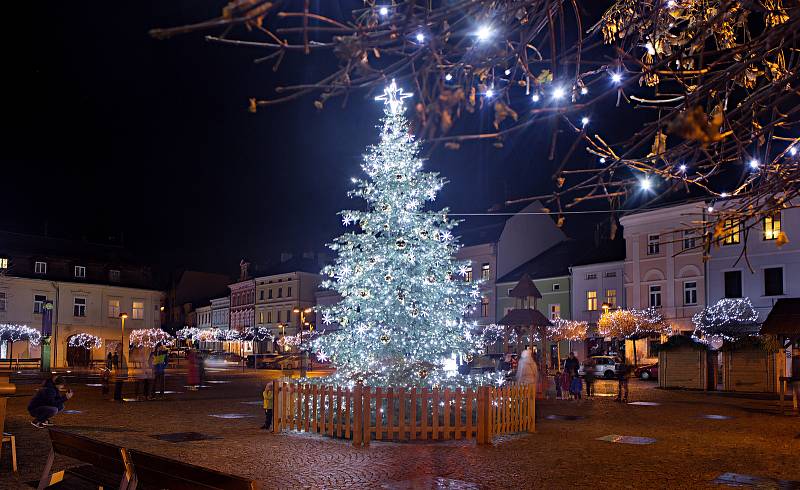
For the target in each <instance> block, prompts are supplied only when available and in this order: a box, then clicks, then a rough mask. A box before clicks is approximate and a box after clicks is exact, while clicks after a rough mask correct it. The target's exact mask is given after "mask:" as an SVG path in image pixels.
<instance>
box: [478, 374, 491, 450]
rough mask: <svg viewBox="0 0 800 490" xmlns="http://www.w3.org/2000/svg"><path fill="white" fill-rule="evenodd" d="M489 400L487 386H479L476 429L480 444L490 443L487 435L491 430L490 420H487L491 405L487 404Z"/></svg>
mask: <svg viewBox="0 0 800 490" xmlns="http://www.w3.org/2000/svg"><path fill="white" fill-rule="evenodd" d="M487 402H488V389H487V388H486V387H485V386H480V387H478V406H477V407H476V410H477V412H478V430H477V431H476V433H477V437H476V439H477V442H478V444H488V443H489V440H488V437H487V434H488V431H489V421H488V420H487V418H488V416H489V407H488V406H487Z"/></svg>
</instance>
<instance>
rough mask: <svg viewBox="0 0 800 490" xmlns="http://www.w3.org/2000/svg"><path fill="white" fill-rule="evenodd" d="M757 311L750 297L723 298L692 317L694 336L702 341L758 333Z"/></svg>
mask: <svg viewBox="0 0 800 490" xmlns="http://www.w3.org/2000/svg"><path fill="white" fill-rule="evenodd" d="M757 322H758V312H757V311H756V309H755V308H753V304H752V303H750V298H723V299H721V300H719V301H717V302H716V303H714V304H713V305H711V306H707V307H705V308H703V310H702V311H700V312H698V313H695V315H694V316H693V317H692V323H694V326H695V329H694V335H693V336H694V337H695V338H697V339H698V340H700V341H702V342H707V343H710V342H715V341H717V340H718V339H722V340H728V341H733V340H738V339H741V338H743V337H749V336H753V335H758V330H759V328H758V323H757Z"/></svg>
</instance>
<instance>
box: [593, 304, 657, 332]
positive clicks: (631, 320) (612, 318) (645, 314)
mask: <svg viewBox="0 0 800 490" xmlns="http://www.w3.org/2000/svg"><path fill="white" fill-rule="evenodd" d="M597 328H598V331H599V332H600V335H602V336H603V337H617V338H622V339H631V340H635V339H639V338H644V337H649V336H651V335H661V334H664V335H669V334H670V333H671V332H672V330H671V328H670V327H669V325H668V324H667V322H666V321H665V320H664V317H663V316H662V315H661V313H660V312H659V311H658V310H657V309H655V308H653V307H650V308H645V309H643V310H637V309H633V308H632V309H630V310H625V309H619V310H614V311H609V312H606V313H603V315H602V316H601V317H600V320H599V321H598V322H597Z"/></svg>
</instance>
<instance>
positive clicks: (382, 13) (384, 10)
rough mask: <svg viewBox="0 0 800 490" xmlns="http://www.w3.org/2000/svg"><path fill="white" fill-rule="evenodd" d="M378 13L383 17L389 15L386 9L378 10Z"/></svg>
mask: <svg viewBox="0 0 800 490" xmlns="http://www.w3.org/2000/svg"><path fill="white" fill-rule="evenodd" d="M378 13H379V14H381V15H383V16H384V17H385V16H387V15H389V8H388V7H381V8H379V9H378Z"/></svg>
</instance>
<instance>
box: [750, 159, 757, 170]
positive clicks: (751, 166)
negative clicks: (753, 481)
mask: <svg viewBox="0 0 800 490" xmlns="http://www.w3.org/2000/svg"><path fill="white" fill-rule="evenodd" d="M748 165H750V168H751V169H753V170H756V169H757V168H758V167H759V163H758V160H756V159H755V158H753V159H752V160H750V162H749V163H748Z"/></svg>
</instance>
